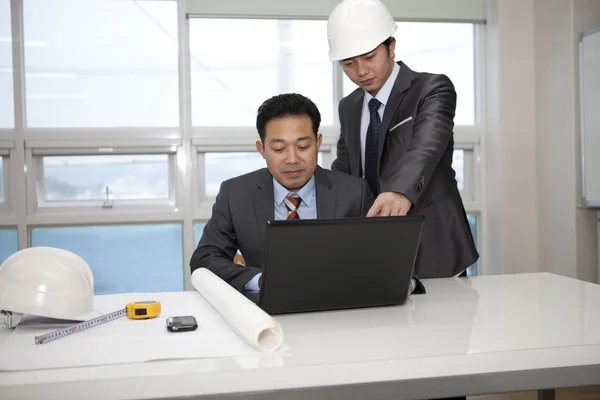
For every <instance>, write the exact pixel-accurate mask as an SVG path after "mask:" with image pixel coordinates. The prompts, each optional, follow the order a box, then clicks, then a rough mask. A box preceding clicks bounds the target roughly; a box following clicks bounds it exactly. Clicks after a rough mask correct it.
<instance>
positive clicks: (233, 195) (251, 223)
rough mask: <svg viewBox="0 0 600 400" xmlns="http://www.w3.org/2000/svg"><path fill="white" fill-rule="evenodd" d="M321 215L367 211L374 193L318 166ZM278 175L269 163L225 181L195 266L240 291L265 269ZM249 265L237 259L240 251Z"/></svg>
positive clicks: (193, 261) (192, 263) (356, 214)
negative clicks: (271, 171)
mask: <svg viewBox="0 0 600 400" xmlns="http://www.w3.org/2000/svg"><path fill="white" fill-rule="evenodd" d="M315 188H316V199H317V218H346V217H361V216H365V215H366V214H367V212H368V211H369V208H370V207H371V205H372V204H373V200H374V197H373V193H372V192H371V189H370V188H369V186H368V184H367V183H366V181H365V180H364V179H360V178H356V177H353V176H349V175H346V174H341V173H338V172H333V171H329V170H325V169H322V168H320V167H317V169H316V171H315ZM273 198H274V194H273V177H272V176H271V174H270V173H269V171H268V170H267V169H266V168H263V169H260V170H258V171H254V172H251V173H249V174H246V175H242V176H239V177H237V178H233V179H230V180H227V181H225V182H223V183H222V184H221V188H220V190H219V194H218V195H217V198H216V201H215V204H214V206H213V213H212V217H211V219H210V220H209V221H208V223H207V224H206V226H205V227H204V232H203V234H202V238H201V240H200V242H199V243H198V247H197V248H196V250H195V251H194V254H193V255H192V258H191V261H190V266H191V270H192V272H193V271H194V270H195V269H196V268H207V269H209V270H211V271H212V272H213V273H215V274H216V275H218V276H219V277H220V278H221V279H223V280H224V281H226V282H228V283H229V284H230V285H231V286H233V287H234V288H235V289H237V290H239V291H243V288H244V285H245V284H246V283H247V282H248V281H250V279H252V278H253V277H254V275H256V274H257V273H259V272H260V271H261V267H262V261H263V251H264V247H265V243H264V242H265V233H266V225H267V221H269V220H273V219H275V209H274V199H273ZM238 249H239V250H240V251H241V253H242V255H243V256H244V260H245V262H246V265H245V266H243V265H238V264H234V263H233V257H234V256H235V254H236V252H237V250H238Z"/></svg>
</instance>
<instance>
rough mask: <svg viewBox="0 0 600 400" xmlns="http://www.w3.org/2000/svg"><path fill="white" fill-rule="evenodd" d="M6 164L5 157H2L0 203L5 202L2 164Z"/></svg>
mask: <svg viewBox="0 0 600 400" xmlns="http://www.w3.org/2000/svg"><path fill="white" fill-rule="evenodd" d="M3 164H4V158H3V157H0V203H4V170H3V169H2V168H3V167H2V165H3Z"/></svg>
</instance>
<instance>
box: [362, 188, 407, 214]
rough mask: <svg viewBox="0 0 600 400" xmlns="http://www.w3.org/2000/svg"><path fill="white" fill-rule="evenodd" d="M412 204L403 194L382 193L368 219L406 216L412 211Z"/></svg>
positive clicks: (372, 207)
mask: <svg viewBox="0 0 600 400" xmlns="http://www.w3.org/2000/svg"><path fill="white" fill-rule="evenodd" d="M411 206H412V203H411V202H410V200H409V199H407V198H406V196H404V195H403V194H400V193H394V192H385V193H381V194H380V195H379V196H377V198H376V199H375V203H373V205H372V206H371V209H370V210H369V212H368V213H367V217H390V216H391V217H396V216H404V215H406V213H407V212H408V211H409V210H410V207H411Z"/></svg>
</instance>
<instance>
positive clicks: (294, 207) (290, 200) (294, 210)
mask: <svg viewBox="0 0 600 400" xmlns="http://www.w3.org/2000/svg"><path fill="white" fill-rule="evenodd" d="M301 201H302V199H301V198H299V197H292V196H288V197H286V198H285V200H284V201H283V202H284V203H285V207H286V208H287V210H288V215H287V218H286V219H300V216H298V206H299V205H300V202H301Z"/></svg>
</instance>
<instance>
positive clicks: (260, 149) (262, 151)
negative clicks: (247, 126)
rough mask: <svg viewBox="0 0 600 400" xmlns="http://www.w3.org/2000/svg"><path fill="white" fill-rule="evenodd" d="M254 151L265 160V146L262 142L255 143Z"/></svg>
mask: <svg viewBox="0 0 600 400" xmlns="http://www.w3.org/2000/svg"><path fill="white" fill-rule="evenodd" d="M256 150H257V151H258V152H259V153H260V155H261V156H262V158H263V159H264V158H265V145H264V143H263V142H262V140H257V141H256Z"/></svg>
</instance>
